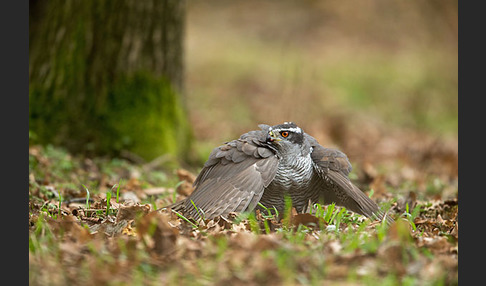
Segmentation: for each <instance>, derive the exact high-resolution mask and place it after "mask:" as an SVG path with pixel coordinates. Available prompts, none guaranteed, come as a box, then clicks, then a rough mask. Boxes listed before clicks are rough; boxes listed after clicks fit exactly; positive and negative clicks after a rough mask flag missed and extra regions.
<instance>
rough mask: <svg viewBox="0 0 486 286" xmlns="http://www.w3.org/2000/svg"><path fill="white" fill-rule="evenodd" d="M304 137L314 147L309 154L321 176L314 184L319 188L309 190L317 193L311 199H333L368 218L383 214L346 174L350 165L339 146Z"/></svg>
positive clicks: (330, 200) (325, 200)
mask: <svg viewBox="0 0 486 286" xmlns="http://www.w3.org/2000/svg"><path fill="white" fill-rule="evenodd" d="M306 135H307V134H306ZM307 139H308V140H309V142H310V143H311V146H312V148H313V150H312V153H311V158H312V160H313V162H314V169H315V171H316V173H317V176H318V177H319V180H320V183H319V184H317V185H316V186H317V187H318V188H319V190H318V191H317V192H312V193H314V194H317V195H316V197H314V198H311V200H312V201H314V202H319V201H322V200H324V203H325V204H330V203H333V202H334V203H336V205H340V206H343V207H345V208H347V209H349V210H351V211H353V212H356V213H359V214H361V215H365V216H367V217H369V218H378V219H382V218H383V216H384V215H383V213H382V212H381V211H380V209H379V207H378V205H377V204H376V203H375V202H374V201H373V200H371V199H370V198H369V197H368V196H367V195H366V194H365V193H363V192H362V191H361V190H360V189H359V188H358V187H356V186H355V185H354V184H353V183H352V182H351V180H350V179H349V178H348V174H349V173H350V172H351V169H352V167H351V163H350V162H349V160H348V158H347V156H346V155H345V154H344V153H343V152H341V151H339V150H336V149H331V148H324V147H323V146H321V145H320V144H319V143H318V142H317V141H316V140H315V139H314V138H313V137H311V136H309V135H307ZM387 220H388V221H389V222H391V221H393V220H392V219H391V218H390V217H387Z"/></svg>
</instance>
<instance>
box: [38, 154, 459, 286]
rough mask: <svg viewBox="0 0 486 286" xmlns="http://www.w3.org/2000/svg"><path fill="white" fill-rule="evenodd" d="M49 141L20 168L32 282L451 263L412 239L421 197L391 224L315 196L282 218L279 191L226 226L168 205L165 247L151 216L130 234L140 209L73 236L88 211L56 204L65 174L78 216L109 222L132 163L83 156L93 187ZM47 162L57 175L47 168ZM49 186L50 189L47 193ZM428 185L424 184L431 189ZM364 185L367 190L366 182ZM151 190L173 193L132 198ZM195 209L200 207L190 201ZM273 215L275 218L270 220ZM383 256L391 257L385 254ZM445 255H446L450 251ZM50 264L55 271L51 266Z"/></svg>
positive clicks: (403, 281)
mask: <svg viewBox="0 0 486 286" xmlns="http://www.w3.org/2000/svg"><path fill="white" fill-rule="evenodd" d="M41 151H42V149H41ZM52 151H53V150H49V151H48V152H46V153H44V152H40V153H41V154H40V155H39V154H37V155H32V158H30V162H31V164H32V165H31V166H30V170H31V172H32V175H33V177H35V178H36V181H35V182H30V187H29V197H30V206H29V220H30V231H29V253H30V259H29V260H30V261H29V264H30V267H29V272H30V281H31V283H32V284H33V285H36V284H39V283H40V281H45V282H47V284H51V285H60V284H66V283H68V282H69V281H71V280H70V279H72V277H74V278H75V279H76V280H77V281H81V282H82V283H85V284H86V283H95V282H94V281H93V279H95V277H98V278H100V279H101V278H103V279H104V280H103V281H106V283H107V284H117V283H122V284H123V283H128V284H135V285H137V284H144V285H156V284H160V281H161V280H163V281H165V282H166V283H168V284H195V285H207V284H212V283H229V282H231V281H233V282H234V281H240V282H242V283H249V284H251V283H256V284H262V285H266V284H271V283H272V282H273V283H278V284H290V285H294V284H301V285H320V284H322V283H323V281H332V282H338V281H340V282H350V283H361V284H364V285H373V281H382V282H383V283H384V284H388V285H414V283H417V281H421V282H423V283H424V284H425V285H440V284H441V283H442V284H447V283H451V282H452V283H454V281H456V278H457V276H455V275H454V271H455V270H454V268H447V267H449V266H444V265H441V264H440V263H441V262H440V260H436V257H437V254H436V252H435V250H434V249H433V248H428V247H426V246H423V247H418V246H417V243H418V241H419V239H420V237H424V236H429V237H431V234H430V233H427V230H426V229H425V228H424V225H416V224H415V223H414V222H415V220H416V218H423V217H424V215H426V214H428V212H430V208H432V207H433V206H434V204H432V203H431V202H427V201H420V202H417V204H416V205H415V207H414V208H413V209H412V208H410V206H408V205H406V209H405V210H404V211H403V213H395V214H394V216H395V220H396V222H397V223H396V224H395V225H391V226H389V225H387V224H386V223H380V222H372V221H370V220H369V219H364V218H363V217H361V216H359V215H357V214H354V213H352V212H350V211H348V210H346V209H345V208H343V207H339V206H336V205H334V204H330V205H321V204H315V205H313V206H312V207H311V208H310V209H309V211H308V212H309V214H311V215H313V216H315V217H316V218H317V219H318V223H316V224H308V225H304V224H300V225H294V224H292V220H291V219H290V215H291V214H292V204H291V201H290V200H289V199H288V198H287V199H286V207H285V210H284V211H283V213H278V211H277V210H276V209H274V208H267V207H265V206H263V205H261V204H260V205H259V207H260V208H261V209H262V212H261V213H260V214H259V215H256V214H255V213H244V214H241V215H239V216H238V217H237V218H236V220H235V221H234V222H233V223H232V224H230V225H229V228H228V226H226V229H224V230H223V229H220V230H219V231H218V232H216V231H215V229H217V228H214V225H213V228H211V229H209V228H208V227H209V226H211V221H208V220H202V219H200V220H198V221H194V220H192V219H190V218H188V217H186V216H184V215H183V214H180V213H174V214H173V216H172V218H171V221H172V223H173V225H174V228H176V229H177V233H178V234H177V243H176V244H175V245H173V246H172V247H174V250H175V252H172V253H171V254H170V255H168V256H163V257H161V256H159V255H158V254H156V252H155V250H154V249H155V248H154V238H155V237H157V232H158V231H159V230H158V227H159V226H158V224H157V223H156V221H155V220H153V221H151V222H150V224H149V226H148V230H147V232H146V233H145V234H137V231H138V229H137V226H138V225H137V222H139V221H140V219H142V218H143V217H139V218H137V219H136V220H135V221H134V225H132V226H131V227H132V229H134V233H133V234H132V235H130V234H117V235H114V236H110V235H107V234H104V232H103V231H99V232H98V233H97V234H93V235H91V236H88V237H87V238H84V239H85V240H82V237H83V235H82V231H81V230H79V229H70V228H65V227H64V225H66V223H69V220H70V219H69V218H68V217H69V216H71V217H72V216H74V217H75V218H78V220H77V224H78V225H79V226H80V227H81V228H83V229H85V230H88V231H89V230H90V227H92V225H93V224H92V223H91V222H90V220H82V219H80V215H79V213H82V212H78V215H77V216H76V215H72V214H69V213H66V212H65V211H62V212H61V211H60V210H61V207H62V208H63V209H65V208H67V209H69V208H68V205H67V204H65V202H67V201H69V199H70V197H69V196H70V194H71V193H70V192H69V190H71V188H68V187H66V186H68V184H67V183H68V182H69V181H70V180H72V178H74V177H75V180H80V181H82V183H81V184H79V185H78V187H79V191H80V193H79V194H78V195H77V196H79V197H80V198H81V199H82V200H81V204H80V208H81V209H82V208H84V209H90V210H92V211H90V213H87V214H85V215H86V217H89V218H90V219H92V220H99V221H101V224H103V223H106V224H109V223H110V221H115V217H116V214H117V209H116V207H115V205H114V204H113V205H112V204H110V199H114V200H116V201H117V204H123V203H124V201H123V200H122V197H123V196H122V195H123V194H124V193H125V192H127V191H128V190H130V189H127V188H128V187H130V186H129V185H130V184H132V186H131V188H135V187H136V186H137V185H133V182H132V183H130V182H129V178H128V177H124V174H125V175H126V174H130V170H137V168H138V167H137V166H136V165H133V164H130V163H128V162H125V161H122V160H99V159H94V160H93V162H96V164H98V165H97V166H98V167H97V168H96V170H98V172H100V173H101V174H103V176H105V177H106V178H109V180H108V182H107V183H105V184H109V185H111V188H105V189H103V188H102V186H101V185H100V184H99V182H94V181H90V180H89V179H88V178H89V177H92V178H94V177H96V176H94V175H95V174H86V172H85V171H84V170H83V169H82V168H78V167H73V169H72V173H69V172H64V173H63V172H59V170H58V169H57V168H58V167H57V166H56V165H55V164H50V163H49V164H47V165H42V164H45V163H46V162H53V160H65V161H71V162H66V163H65V166H80V162H81V160H82V158H76V157H73V156H70V155H69V154H67V153H63V152H61V151H57V152H56V151H55V152H52ZM51 155H52V157H48V156H51ZM52 172H55V173H56V174H58V176H56V177H52ZM153 172H160V170H154V171H153ZM172 174H173V173H171V172H169V173H167V174H166V179H165V180H164V184H163V185H162V186H164V187H166V188H167V189H170V188H176V186H177V184H178V183H179V179H178V178H173V177H172V176H173V175H172ZM46 178H51V179H49V180H50V181H48V182H47V183H48V184H49V185H50V186H51V187H52V188H47V189H46V188H45V187H43V185H41V184H39V182H38V181H42V180H46ZM140 178H143V179H140V180H143V181H140V182H138V184H139V185H140V186H148V187H152V186H153V185H152V183H151V182H149V181H148V179H149V178H150V174H145V175H144V176H143V177H140ZM355 179H356V178H355ZM431 182H432V183H431V186H435V188H436V189H441V188H445V187H446V186H444V185H445V184H446V182H445V181H441V182H440V183H439V182H438V181H437V182H436V183H434V180H433V179H432V180H431ZM134 186H135V187H134ZM157 186H161V185H157ZM414 186H416V184H409V185H407V188H412V187H414ZM402 187H404V186H400V187H399V188H402ZM139 188H140V187H139ZM52 190H56V192H58V193H59V194H60V195H59V196H56V195H55V194H54V193H53V192H52ZM436 192H437V190H434V192H433V193H436ZM428 193H429V192H427V193H426V194H423V195H422V196H420V197H421V199H423V198H426V197H427V194H428ZM74 194H77V193H76V192H74ZM390 194H392V195H393V197H392V198H390V199H388V200H387V202H386V203H384V204H383V203H382V204H381V205H382V207H383V209H384V210H389V209H390V208H392V209H393V207H394V206H395V205H396V201H397V200H398V197H399V195H400V192H399V190H396V192H390ZM105 195H106V196H105ZM370 195H373V197H375V196H376V192H372V194H370ZM103 199H106V201H104V200H103ZM161 199H162V200H164V202H165V203H166V204H169V203H172V202H174V201H175V200H176V199H177V200H179V199H181V197H180V195H178V194H177V193H176V192H173V193H168V194H162V195H160V196H158V197H153V196H152V197H147V198H144V199H142V200H141V204H150V205H151V206H152V208H155V207H157V208H158V207H161V205H160V202H159V200H161ZM101 202H103V204H102V203H101ZM94 208H98V209H94ZM93 209H94V210H93ZM196 210H197V211H198V212H199V214H200V215H201V216H203V215H204V214H203V213H201V212H200V210H198V208H197V207H196ZM451 211H453V209H451ZM280 216H282V218H283V220H282V221H281V222H276V221H277V219H278V218H279V217H280ZM98 224H99V222H98ZM217 224H221V221H220V222H218V223H217ZM224 224H226V223H224ZM178 225H179V226H178ZM445 230H446V229H445V228H444V226H442V229H441V232H440V233H439V234H438V236H443V237H446V238H447V243H450V245H451V246H454V245H455V243H456V242H455V240H454V238H452V237H451V235H450V234H449V233H447V231H445ZM106 231H109V230H105V232H106ZM164 233H165V232H164ZM166 234H167V233H166ZM432 237H433V236H432ZM167 241H169V240H167ZM164 243H168V242H164ZM162 245H164V244H162ZM70 249H72V250H70ZM390 257H394V258H393V259H392V260H390ZM447 257H449V256H447ZM450 259H451V260H452V261H454V258H453V257H451V258H450ZM417 265H431V266H429V267H434V269H438V270H436V272H434V273H435V274H426V273H428V272H426V271H422V270H420V269H422V268H420V269H419V270H413V269H417ZM424 267H425V266H424ZM115 269H119V270H115ZM403 269H405V270H403ZM407 269H411V270H407ZM424 269H425V268H424ZM412 270H413V271H418V272H413V271H412ZM400 271H402V272H403V271H405V272H403V273H402V272H400ZM53 272H54V273H56V274H55V275H52V273H53ZM81 282H80V283H81ZM96 283H100V282H99V281H98V282H96Z"/></svg>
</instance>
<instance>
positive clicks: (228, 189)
mask: <svg viewBox="0 0 486 286" xmlns="http://www.w3.org/2000/svg"><path fill="white" fill-rule="evenodd" d="M259 127H260V128H261V130H254V131H250V132H248V133H245V134H243V135H241V137H240V138H239V139H236V140H233V141H230V142H226V143H225V144H224V145H221V146H219V147H217V148H215V149H214V150H213V151H212V152H211V154H210V155H209V158H208V160H207V161H206V163H205V164H204V167H203V169H202V170H201V172H200V173H199V175H198V176H197V178H196V180H195V182H194V187H195V189H194V192H193V193H192V194H191V195H190V196H189V197H187V198H186V199H184V200H182V201H180V202H177V203H175V204H173V205H170V206H168V207H167V208H171V209H174V210H177V211H181V212H182V213H183V214H184V215H185V216H189V217H193V218H195V219H197V218H199V217H200V216H201V215H203V216H204V218H206V219H211V218H214V217H216V216H219V215H223V216H226V215H227V214H228V213H230V212H247V211H252V210H254V209H255V208H260V206H257V204H258V202H260V203H261V204H262V205H264V206H265V207H267V208H269V209H272V208H273V207H275V208H276V209H277V210H278V211H279V213H283V211H284V209H285V200H284V197H285V196H286V195H289V196H290V197H291V199H292V206H293V207H295V208H296V210H297V211H298V212H302V211H303V210H305V208H306V207H307V206H308V205H309V202H310V203H324V204H330V203H332V202H335V203H336V205H339V206H344V207H346V208H347V209H349V210H351V211H353V212H356V213H358V214H361V215H365V216H367V217H369V218H376V219H382V218H383V217H384V215H383V213H382V212H381V211H380V210H379V208H378V205H377V204H376V203H375V202H374V201H372V200H371V199H370V198H368V196H366V195H365V194H364V193H363V192H362V191H361V190H360V189H358V188H357V187H356V186H354V185H353V183H352V182H351V181H350V180H349V178H348V174H349V173H350V172H351V164H350V162H349V160H348V158H347V156H346V155H345V154H344V153H342V152H341V151H339V150H336V149H330V148H325V147H323V146H321V145H320V144H319V143H318V142H317V140H316V139H314V138H313V137H312V136H310V135H308V134H307V133H305V132H304V131H303V130H302V129H301V128H300V127H298V126H297V125H295V124H294V123H292V122H285V123H284V124H279V125H275V126H269V125H265V124H261V125H259ZM194 205H196V206H197V208H195V207H194ZM387 220H388V221H389V222H391V221H393V220H392V219H391V218H389V217H388V218H387Z"/></svg>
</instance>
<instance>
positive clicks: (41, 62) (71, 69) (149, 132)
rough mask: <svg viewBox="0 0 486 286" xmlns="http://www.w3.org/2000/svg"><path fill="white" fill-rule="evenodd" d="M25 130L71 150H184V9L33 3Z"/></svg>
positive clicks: (159, 4) (128, 0)
mask: <svg viewBox="0 0 486 286" xmlns="http://www.w3.org/2000/svg"><path fill="white" fill-rule="evenodd" d="M29 9H30V11H29V13H30V15H29V29H30V31H29V84H30V86H29V118H30V122H29V130H30V131H32V132H33V133H34V134H35V136H36V140H38V142H39V143H42V144H45V143H52V144H56V145H62V146H65V147H67V148H68V149H69V150H71V151H73V152H89V153H96V154H109V155H116V154H117V153H118V152H119V151H121V150H129V151H131V152H133V153H136V154H138V155H140V156H142V157H143V158H145V159H147V160H150V159H152V158H154V157H157V156H160V155H162V154H166V153H170V154H173V155H176V156H183V155H184V154H187V153H188V152H187V151H188V150H189V148H190V142H191V131H190V127H189V124H188V121H187V116H186V111H185V108H184V104H183V101H184V100H183V98H182V94H183V60H182V59H183V46H182V44H183V31H184V9H185V3H184V1H180V0H145V1H137V0H106V1H99V0H82V1H80V0H74V1H40V0H38V1H30V8H29Z"/></svg>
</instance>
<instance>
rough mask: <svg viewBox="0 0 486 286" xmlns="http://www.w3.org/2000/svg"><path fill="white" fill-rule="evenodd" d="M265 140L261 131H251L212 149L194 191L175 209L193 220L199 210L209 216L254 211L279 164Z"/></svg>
mask: <svg viewBox="0 0 486 286" xmlns="http://www.w3.org/2000/svg"><path fill="white" fill-rule="evenodd" d="M265 139H266V135H265V133H264V132H262V131H250V132H248V133H245V134H243V135H242V136H241V137H240V138H239V139H238V140H233V141H230V142H227V143H225V144H224V145H222V146H219V147H217V148H215V149H214V150H213V151H212V152H211V154H210V155H209V158H208V161H206V163H205V164H204V167H203V169H202V170H201V172H200V173H199V175H198V177H197V178H196V180H195V182H194V186H195V190H194V192H193V193H192V194H191V195H190V196H189V197H188V198H186V199H185V201H184V202H182V203H180V204H178V208H179V209H182V210H183V212H184V213H185V215H188V216H191V217H193V218H195V219H197V218H199V216H200V213H204V215H205V218H206V219H211V218H214V217H216V216H219V215H223V216H224V215H227V214H228V213H229V212H243V211H251V210H253V209H254V208H255V207H256V205H257V203H258V201H259V200H260V198H261V196H262V194H263V191H264V189H265V187H267V186H268V185H269V184H270V182H271V181H272V180H273V178H274V177H275V173H276V170H277V165H278V159H277V157H276V156H274V155H275V154H274V153H273V151H271V150H270V149H268V148H266V147H265ZM193 203H194V205H195V206H196V207H197V209H196V208H194V205H193Z"/></svg>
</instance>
